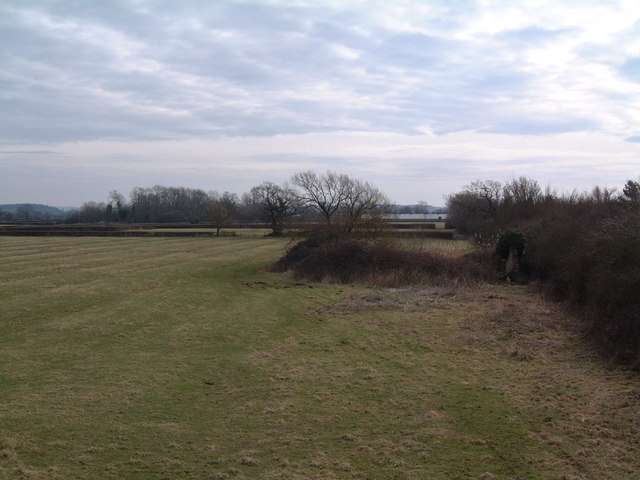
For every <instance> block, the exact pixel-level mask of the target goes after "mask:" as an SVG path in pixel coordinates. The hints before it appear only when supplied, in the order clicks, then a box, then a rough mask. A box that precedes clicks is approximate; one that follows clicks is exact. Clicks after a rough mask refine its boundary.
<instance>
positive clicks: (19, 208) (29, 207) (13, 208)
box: [0, 203, 66, 217]
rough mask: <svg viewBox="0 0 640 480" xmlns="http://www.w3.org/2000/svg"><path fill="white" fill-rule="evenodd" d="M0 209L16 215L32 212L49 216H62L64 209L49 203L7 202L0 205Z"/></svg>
mask: <svg viewBox="0 0 640 480" xmlns="http://www.w3.org/2000/svg"><path fill="white" fill-rule="evenodd" d="M0 210H2V211H4V212H8V213H11V214H12V215H16V214H18V213H21V212H29V213H34V214H36V215H47V216H50V217H64V216H65V215H66V212H65V210H63V209H62V208H58V207H51V206H49V205H41V204H39V203H7V204H4V205H0Z"/></svg>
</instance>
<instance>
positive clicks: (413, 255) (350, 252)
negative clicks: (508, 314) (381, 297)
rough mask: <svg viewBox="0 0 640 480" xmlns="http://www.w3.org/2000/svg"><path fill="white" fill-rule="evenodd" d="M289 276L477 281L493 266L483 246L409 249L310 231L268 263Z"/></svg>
mask: <svg viewBox="0 0 640 480" xmlns="http://www.w3.org/2000/svg"><path fill="white" fill-rule="evenodd" d="M272 270H273V271H275V272H287V271H288V272H291V273H292V274H293V276H294V277H295V278H298V279H303V280H308V281H314V282H327V283H353V282H356V283H360V284H363V285H370V286H379V287H383V286H384V287H398V286H406V285H421V284H431V285H452V284H454V285H478V284H481V283H487V282H489V283H490V282H495V281H496V279H497V270H496V265H495V263H494V259H493V255H492V253H491V252H489V251H485V250H474V251H472V252H470V253H466V254H463V255H460V256H455V257H452V256H447V255H443V254H440V253H436V252H431V251H411V250H407V249H404V248H401V247H399V246H398V245H396V244H394V243H391V242H385V241H380V240H377V241H370V240H366V239H365V240H363V239H357V238H353V237H337V238H333V237H329V238H323V237H322V236H312V237H310V238H307V239H305V240H302V241H300V242H299V243H297V244H295V245H294V246H292V247H291V248H290V249H289V250H288V251H287V252H286V254H285V255H284V256H283V257H282V258H281V259H280V260H279V261H278V262H277V263H276V264H274V265H273V266H272Z"/></svg>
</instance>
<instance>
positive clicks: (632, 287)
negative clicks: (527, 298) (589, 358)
mask: <svg viewBox="0 0 640 480" xmlns="http://www.w3.org/2000/svg"><path fill="white" fill-rule="evenodd" d="M448 206H449V221H450V222H452V223H453V224H454V225H455V226H456V227H458V229H459V230H460V231H463V232H466V233H470V234H474V235H476V238H477V239H479V240H482V241H483V242H484V243H489V244H491V243H494V244H495V242H496V240H497V246H498V251H499V253H502V254H503V256H507V255H508V253H509V252H510V251H512V252H516V254H517V256H518V257H519V262H520V268H521V273H522V274H523V275H525V276H527V277H529V278H532V279H536V280H539V281H541V282H542V285H544V286H545V287H546V290H547V291H548V292H549V293H550V294H551V295H552V296H553V297H554V298H557V299H561V300H567V301H569V302H570V303H571V304H573V305H574V306H576V307H578V308H579V309H580V311H581V316H582V317H583V318H585V319H588V320H589V326H590V332H591V333H592V334H593V336H594V338H596V339H597V340H598V341H599V342H600V344H601V345H603V346H604V347H605V348H606V349H607V350H608V351H609V352H610V353H611V354H613V355H614V357H615V358H616V359H617V360H620V361H624V362H631V363H634V364H635V365H636V366H637V367H639V368H640V183H639V182H636V181H633V180H630V181H628V182H627V183H626V185H625V186H624V188H623V189H622V191H620V192H618V191H616V190H613V189H607V188H600V187H596V188H594V189H593V191H591V192H588V193H577V192H573V193H571V194H567V195H558V194H557V193H556V192H554V191H553V190H551V189H549V188H547V189H544V190H543V189H542V188H541V187H540V185H539V184H538V183H537V182H536V181H534V180H531V179H528V178H519V179H514V180H512V181H510V182H507V183H505V184H502V183H500V182H496V181H493V180H486V181H476V182H473V183H470V184H469V185H467V186H466V187H465V188H464V189H463V190H462V191H461V192H459V193H456V194H454V195H451V196H450V197H449V198H448Z"/></svg>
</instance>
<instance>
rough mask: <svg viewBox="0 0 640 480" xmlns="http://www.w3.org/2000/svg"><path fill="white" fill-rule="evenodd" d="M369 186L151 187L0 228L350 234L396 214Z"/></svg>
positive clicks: (296, 182)
mask: <svg viewBox="0 0 640 480" xmlns="http://www.w3.org/2000/svg"><path fill="white" fill-rule="evenodd" d="M398 210H399V208H398V207H393V206H392V205H391V204H390V202H389V200H388V199H387V197H386V196H385V195H384V194H383V193H382V192H381V191H380V190H378V189H377V188H376V187H375V186H373V185H371V184H370V183H368V182H365V181H362V180H360V179H357V178H354V177H351V176H349V175H345V174H338V173H335V172H330V171H328V172H326V173H325V174H317V173H315V172H312V171H306V172H300V173H297V174H296V175H294V176H293V177H292V178H291V180H290V182H288V183H285V184H283V185H277V184H274V183H271V182H264V183H261V184H260V185H256V186H254V187H253V188H251V190H250V191H249V192H246V193H244V194H242V195H241V196H240V197H239V196H238V195H237V194H235V193H231V192H224V193H222V194H219V193H218V192H215V191H213V192H205V191H204V190H200V189H194V188H186V187H167V186H162V185H156V186H153V187H149V188H143V187H136V188H134V189H133V190H132V191H131V192H130V194H129V197H128V198H126V197H125V196H124V195H123V194H121V193H120V192H118V191H115V190H113V191H111V192H110V193H109V196H108V198H107V199H106V201H88V202H85V203H83V204H82V205H81V206H80V208H78V209H76V210H73V211H72V212H70V213H68V214H67V215H66V216H64V217H62V216H60V215H55V216H54V215H48V214H46V213H44V212H38V211H36V210H35V209H34V208H23V209H20V210H18V211H16V212H0V220H3V221H5V222H7V221H8V222H12V221H16V222H30V221H33V222H39V221H45V220H57V221H64V222H65V223H69V224H74V223H112V222H118V223H135V224H142V223H153V224H157V223H190V224H208V225H211V224H213V225H215V226H216V227H217V230H218V233H219V232H220V229H221V228H222V227H223V226H227V225H234V224H247V223H262V224H267V225H269V226H270V227H271V229H272V231H273V234H275V235H279V234H281V233H282V231H283V229H284V227H285V225H286V223H287V222H289V221H291V220H295V221H296V223H299V222H305V221H314V222H321V223H327V224H333V225H338V224H339V225H340V226H341V228H343V229H345V230H351V229H353V228H355V226H356V225H357V226H358V228H362V227H363V226H364V225H366V224H367V223H368V222H370V221H371V220H372V219H374V218H375V219H379V218H383V217H384V215H386V214H387V213H389V212H391V211H398ZM400 211H402V212H411V213H417V212H420V213H426V212H429V211H433V207H430V206H428V205H426V204H425V205H422V204H421V205H416V206H408V207H402V209H401V210H400Z"/></svg>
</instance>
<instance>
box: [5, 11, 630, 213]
mask: <svg viewBox="0 0 640 480" xmlns="http://www.w3.org/2000/svg"><path fill="white" fill-rule="evenodd" d="M0 45H1V47H0V203H14V202H32V203H46V204H50V205H59V206H62V205H79V204H80V203H82V202H83V201H87V200H98V201H102V200H106V198H107V195H108V192H109V191H110V190H114V189H117V190H119V191H121V192H122V193H125V194H128V193H129V191H130V190H131V189H132V188H133V187H135V186H152V185H155V184H161V185H167V186H187V187H194V188H202V189H204V190H207V191H208V190H218V191H224V190H229V191H232V192H236V193H238V194H240V193H242V192H244V191H247V190H248V189H249V188H250V187H251V186H253V185H256V184H258V183H261V182H263V181H265V180H269V181H274V182H277V183H280V182H283V181H285V180H287V179H288V178H289V177H290V176H291V175H292V174H293V173H295V172H297V171H301V170H307V169H313V170H316V171H326V170H327V169H331V170H335V171H338V172H341V173H348V174H351V175H354V176H356V177H360V178H363V179H366V180H369V181H371V182H373V183H374V184H375V185H377V186H378V187H380V188H381V189H382V190H383V191H385V192H386V193H387V194H388V195H389V196H390V197H391V198H392V199H393V200H394V201H396V202H398V203H414V202H417V201H418V200H424V201H428V202H429V203H431V204H435V205H442V204H444V200H443V196H444V195H446V194H448V193H452V192H455V191H458V190H459V189H460V188H461V187H462V186H463V185H465V184H467V183H469V182H471V181H473V180H474V179H478V178H480V179H485V178H491V179H497V180H504V179H509V178H511V177H513V176H520V175H525V176H528V177H532V178H535V179H537V180H538V181H539V182H540V183H542V184H544V185H546V184H551V185H553V186H555V187H557V188H558V189H559V190H565V191H567V190H572V189H574V188H577V189H579V190H583V189H588V188H590V187H591V186H593V185H596V184H599V185H607V186H610V187H613V186H621V185H623V184H624V182H625V181H626V180H627V179H638V178H639V177H640V2H639V1H638V0H550V1H545V0H518V1H515V0H504V1H500V0H495V1H494V0H437V1H436V0H421V1H418V0H414V1H411V0H406V1H403V0H395V1H391V0H389V1H382V0H352V1H350V0H326V1H323V0H292V1H278V0H248V1H240V0H238V1H230V0H229V1H226V0H216V1H214V0H211V1H208V0H200V1H197V0H185V1H173V0H164V1H162V0H157V1H155V0H112V1H104V2H103V1H100V2H97V1H90V0H73V1H72V0H60V1H47V0H40V1H31V0H0Z"/></svg>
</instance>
